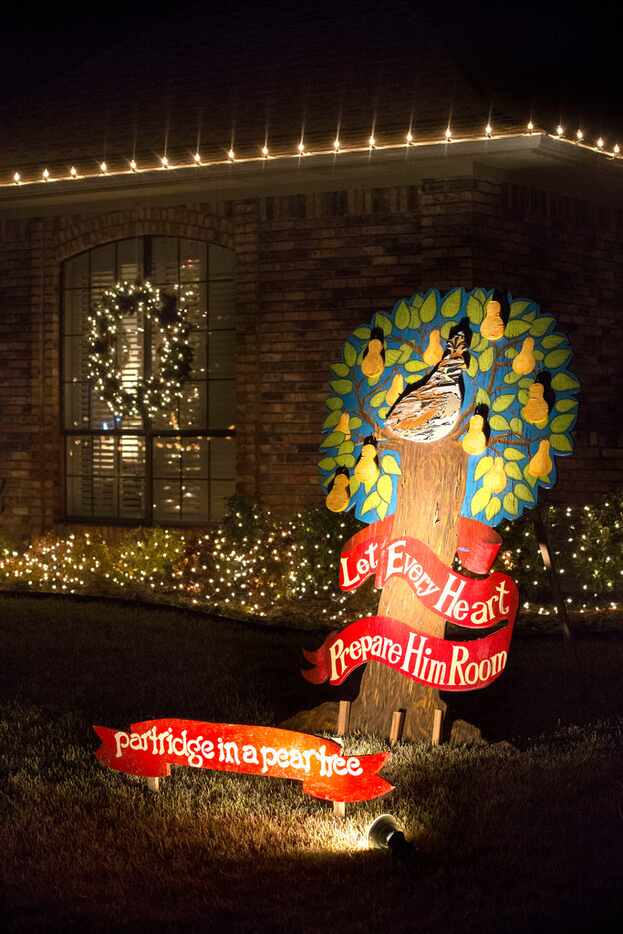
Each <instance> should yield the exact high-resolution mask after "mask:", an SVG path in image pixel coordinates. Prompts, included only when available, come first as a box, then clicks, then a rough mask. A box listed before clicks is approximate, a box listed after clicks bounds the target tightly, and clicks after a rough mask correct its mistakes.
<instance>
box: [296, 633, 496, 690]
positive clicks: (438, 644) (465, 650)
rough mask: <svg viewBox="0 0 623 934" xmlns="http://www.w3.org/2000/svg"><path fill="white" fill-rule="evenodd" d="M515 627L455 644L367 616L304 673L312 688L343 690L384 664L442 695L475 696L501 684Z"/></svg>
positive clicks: (315, 656) (317, 654)
mask: <svg viewBox="0 0 623 934" xmlns="http://www.w3.org/2000/svg"><path fill="white" fill-rule="evenodd" d="M512 632H513V624H512V622H510V623H509V624H508V625H507V626H503V627H502V628H501V629H498V630H497V631H496V632H494V633H492V634H491V635H489V636H485V637H484V638H482V639H473V640H472V641H470V642H454V641H452V640H451V639H440V638H438V637H437V636H428V635H424V634H423V633H420V632H417V630H415V629H413V628H412V627H411V626H407V624H406V623H401V622H400V620H397V619H391V618H390V617H388V616H366V617H364V618H363V619H358V620H357V621H356V622H355V623H351V625H350V626H346V628H345V629H342V630H340V632H336V633H333V634H332V635H330V636H329V638H328V639H327V640H326V641H325V642H324V643H323V645H321V646H320V648H319V649H317V650H316V651H313V652H309V651H304V652H303V654H304V655H305V658H306V659H307V661H308V662H310V663H311V664H312V665H313V666H314V667H313V668H309V669H307V670H306V671H303V677H304V678H305V679H306V680H307V681H310V682H311V683H312V684H322V683H323V682H324V681H329V682H330V684H334V685H337V684H342V682H343V681H345V680H346V678H348V676H349V675H350V674H352V672H353V671H354V670H355V668H358V667H359V666H360V665H365V664H366V662H380V663H381V664H382V665H386V666H387V667H388V668H393V669H394V671H398V672H400V674H402V675H404V676H405V677H406V678H410V679H411V680H412V681H418V682H419V683H420V684H425V685H427V686H428V687H432V688H438V689H439V690H441V691H476V690H478V689H479V688H486V687H487V685H489V684H491V682H492V681H495V680H496V678H499V677H500V675H501V674H502V672H503V671H504V668H505V667H506V662H507V660H508V649H509V646H510V641H511V636H512Z"/></svg>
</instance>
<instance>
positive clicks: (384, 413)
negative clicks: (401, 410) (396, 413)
mask: <svg viewBox="0 0 623 934" xmlns="http://www.w3.org/2000/svg"><path fill="white" fill-rule="evenodd" d="M388 413H389V406H388V405H385V406H383V408H381V409H379V416H380V418H387V415H388Z"/></svg>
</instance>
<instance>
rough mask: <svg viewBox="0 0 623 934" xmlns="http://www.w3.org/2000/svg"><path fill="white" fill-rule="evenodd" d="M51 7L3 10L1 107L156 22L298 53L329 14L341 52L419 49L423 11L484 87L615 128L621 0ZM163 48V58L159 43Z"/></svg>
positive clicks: (302, 0) (155, 1)
mask: <svg viewBox="0 0 623 934" xmlns="http://www.w3.org/2000/svg"><path fill="white" fill-rule="evenodd" d="M48 9H49V11H48V12H46V9H45V7H44V8H43V9H42V11H41V12H37V14H36V16H34V17H33V15H32V11H31V10H30V9H27V8H26V7H20V5H19V4H11V5H10V6H9V7H8V9H7V10H6V11H3V40H4V42H3V46H4V48H3V50H2V55H0V72H1V73H2V77H3V82H2V87H3V89H4V97H5V100H4V105H5V107H6V106H7V104H8V105H9V106H11V103H14V104H15V105H18V104H19V102H20V100H22V99H25V98H27V96H28V95H29V94H35V95H45V94H46V87H47V86H48V84H49V83H50V82H53V81H54V78H55V76H56V75H63V76H65V77H66V76H67V75H71V74H73V73H76V74H78V73H79V69H80V67H81V65H83V64H84V63H86V62H88V61H90V60H93V59H94V58H97V55H98V52H99V51H100V50H107V49H110V48H112V47H114V46H115V45H117V44H119V43H121V46H122V49H123V51H122V52H121V53H120V54H123V55H126V54H128V51H127V48H128V47H127V41H128V39H131V37H132V36H133V35H134V34H136V35H140V36H142V37H145V36H146V35H147V36H148V35H149V33H150V32H151V31H152V30H154V29H155V30H160V31H162V26H163V25H164V26H165V27H166V29H167V30H168V31H170V35H175V34H178V33H181V34H182V35H184V34H185V33H191V32H192V30H193V28H194V26H195V24H196V23H197V22H198V21H200V22H201V25H202V27H203V28H204V29H205V28H207V29H208V30H209V32H210V35H211V37H212V38H211V40H210V42H211V45H212V46H213V49H214V55H215V56H223V53H224V52H225V55H226V49H227V46H228V44H229V43H232V42H241V41H242V42H243V41H244V36H245V34H248V33H252V34H254V35H256V36H257V34H259V35H261V36H262V41H263V43H264V45H265V48H266V55H267V56H269V57H271V58H272V57H275V56H278V55H279V51H280V48H282V47H283V44H284V43H287V44H288V46H291V45H292V44H297V45H298V46H300V48H301V51H302V54H303V55H304V54H305V49H306V46H307V44H309V45H310V47H311V46H315V48H316V53H315V54H317V43H314V42H313V41H312V40H313V38H314V37H313V34H314V31H315V30H322V31H323V33H325V32H326V24H327V21H332V22H334V23H335V33H334V37H335V41H337V42H341V43H343V44H344V47H345V54H347V52H348V54H351V55H353V54H356V55H361V56H367V55H373V54H374V51H375V48H376V49H378V46H379V44H381V45H382V44H392V43H394V42H395V43H398V44H401V47H402V48H403V49H409V48H412V49H413V53H414V54H417V44H418V41H419V31H420V30H421V29H422V26H421V16H420V14H421V12H422V11H424V12H425V13H426V15H427V16H428V18H429V20H430V21H431V23H432V25H433V28H435V29H436V30H437V31H438V34H439V35H440V36H441V39H442V41H444V40H447V43H448V45H449V47H450V48H452V49H453V50H454V52H455V55H456V57H457V58H459V59H464V60H465V61H467V62H468V63H469V67H470V69H471V71H472V73H475V74H476V76H477V77H478V78H479V80H480V83H481V84H484V86H485V87H487V90H489V89H491V90H492V91H497V92H498V93H502V92H504V93H506V94H508V95H510V96H512V97H514V98H516V99H517V100H519V101H521V102H522V103H523V102H525V105H526V109H527V108H529V107H530V105H531V104H532V103H534V105H535V107H536V110H537V113H538V111H539V110H541V112H543V111H544V110H547V111H549V113H548V119H550V117H551V118H553V115H554V114H560V116H561V118H562V120H563V122H565V123H566V124H568V125H571V124H573V125H575V124H576V121H581V122H582V123H583V124H584V125H587V126H589V127H590V128H591V130H592V131H594V132H596V133H604V134H606V135H607V134H608V133H610V134H612V133H616V132H617V131H618V132H623V103H622V101H623V96H622V95H621V93H620V88H621V83H622V82H621V78H620V75H621V70H622V69H623V53H622V51H621V48H620V37H621V34H622V27H623V14H622V13H621V4H620V3H615V2H609V0H599V2H595V3H592V4H588V3H587V4H585V5H584V7H583V8H580V9H577V10H575V9H573V7H572V6H571V5H570V4H567V5H563V4H559V3H548V2H542V3H540V4H539V3H523V4H521V5H512V6H508V5H507V4H505V3H503V2H501V3H493V2H481V3H475V2H472V3H470V2H469V0H464V2H463V3H461V4H459V3H453V2H449V3H441V2H438V3H432V2H430V0H427V2H425V3H416V2H409V0H386V2H384V3H383V2H382V0H379V2H376V3H372V2H369V0H360V2H359V3H356V4H355V3H339V2H334V3H332V4H328V3H326V2H324V0H316V2H314V3H310V2H308V0H299V2H296V0H290V2H287V3H286V2H282V0H279V2H275V3H273V4H262V5H256V4H252V3H248V2H236V0H232V2H228V3H225V4H219V5H218V6H216V5H212V4H210V3H209V2H203V3H194V2H188V3H185V4H182V3H179V2H176V0H173V2H169V3H166V4H165V3H160V2H159V0H152V2H151V3H150V4H149V5H147V4H142V3H141V2H140V0H137V2H136V3H135V4H131V5H130V4H127V3H126V4H123V5H121V4H116V3H108V4H97V5H85V4H84V3H81V4H80V5H78V4H74V3H73V2H72V0H67V2H65V3H63V4H54V5H53V6H51V7H49V8H48ZM22 10H24V11H25V13H24V14H23V15H21V13H22ZM162 56H163V61H164V60H166V58H167V56H168V51H167V48H166V47H164V48H163V49H162ZM169 64H170V63H169ZM102 80H105V75H102Z"/></svg>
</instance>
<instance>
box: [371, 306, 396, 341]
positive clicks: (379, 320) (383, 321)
mask: <svg viewBox="0 0 623 934" xmlns="http://www.w3.org/2000/svg"><path fill="white" fill-rule="evenodd" d="M374 325H375V327H377V328H381V330H382V331H383V334H384V335H385V337H389V335H390V334H391V333H392V323H391V321H390V320H389V318H388V317H387V315H382V314H381V312H380V311H378V312H377V313H376V315H375V316H374Z"/></svg>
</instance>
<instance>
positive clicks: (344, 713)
mask: <svg viewBox="0 0 623 934" xmlns="http://www.w3.org/2000/svg"><path fill="white" fill-rule="evenodd" d="M349 723H350V701H348V700H341V701H340V705H339V707H338V709H337V735H338V736H346V734H347V733H348V725H349Z"/></svg>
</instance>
